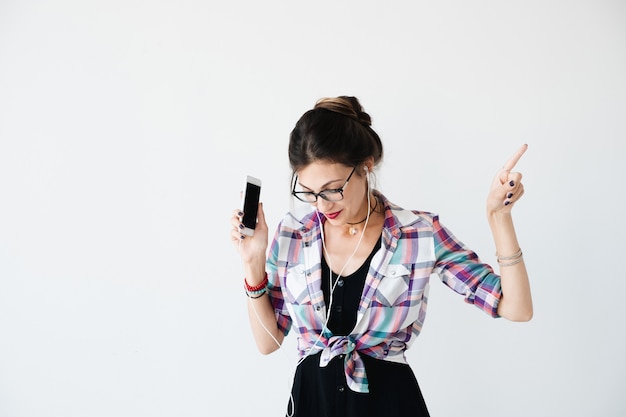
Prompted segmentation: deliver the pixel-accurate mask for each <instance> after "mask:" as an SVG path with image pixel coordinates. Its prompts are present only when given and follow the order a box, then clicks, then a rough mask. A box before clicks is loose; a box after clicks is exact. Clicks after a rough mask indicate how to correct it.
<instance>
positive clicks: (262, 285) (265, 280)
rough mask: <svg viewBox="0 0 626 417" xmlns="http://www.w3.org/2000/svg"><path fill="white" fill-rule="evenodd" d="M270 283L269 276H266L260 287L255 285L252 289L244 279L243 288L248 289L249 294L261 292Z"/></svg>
mask: <svg viewBox="0 0 626 417" xmlns="http://www.w3.org/2000/svg"><path fill="white" fill-rule="evenodd" d="M268 282H269V280H268V278H267V274H265V277H264V278H263V281H261V283H260V284H259V285H255V286H254V287H251V286H250V284H248V281H247V280H246V279H245V278H244V279H243V286H244V288H245V289H246V291H247V292H258V291H261V290H262V289H264V288H265V287H267V283H268Z"/></svg>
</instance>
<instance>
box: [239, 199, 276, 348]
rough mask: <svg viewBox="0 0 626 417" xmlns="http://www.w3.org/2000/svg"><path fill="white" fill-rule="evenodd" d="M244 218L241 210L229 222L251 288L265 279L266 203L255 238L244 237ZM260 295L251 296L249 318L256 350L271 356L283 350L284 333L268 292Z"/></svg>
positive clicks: (260, 209) (259, 285)
mask: <svg viewBox="0 0 626 417" xmlns="http://www.w3.org/2000/svg"><path fill="white" fill-rule="evenodd" d="M241 216H242V213H241V212H240V211H239V210H235V211H234V212H233V215H232V217H231V221H230V222H231V225H232V231H231V241H232V242H233V245H234V246H235V248H236V249H237V251H238V252H239V256H240V257H241V262H242V264H243V273H244V277H245V282H246V283H247V284H248V285H249V286H250V287H261V286H263V283H264V280H265V260H266V253H267V243H268V240H267V237H268V231H267V223H266V222H265V213H264V212H263V204H262V203H259V212H258V223H257V226H256V229H255V232H254V236H245V235H243V234H241V232H240V227H241ZM240 279H241V278H240ZM259 294H260V295H256V294H251V295H250V296H249V297H248V316H249V318H250V326H251V327H252V334H253V336H254V339H255V341H256V344H257V348H258V349H259V351H260V352H261V353H263V354H268V353H272V352H274V351H275V350H277V349H278V348H279V347H280V344H281V343H282V341H283V338H284V334H283V332H281V331H280V330H279V329H278V325H277V321H276V315H275V314H274V308H273V307H272V304H271V302H270V299H269V297H268V296H267V293H266V292H260V293H259Z"/></svg>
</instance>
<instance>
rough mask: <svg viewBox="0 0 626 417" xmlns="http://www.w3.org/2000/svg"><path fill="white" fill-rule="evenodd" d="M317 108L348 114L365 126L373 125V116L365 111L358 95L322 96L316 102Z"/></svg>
mask: <svg viewBox="0 0 626 417" xmlns="http://www.w3.org/2000/svg"><path fill="white" fill-rule="evenodd" d="M314 108H315V109H326V110H330V111H332V112H335V113H339V114H342V115H344V116H348V117H350V118H352V119H354V120H356V121H357V122H359V123H362V124H364V125H365V126H371V125H372V118H371V117H370V115H369V114H367V113H365V112H364V111H363V107H361V103H359V100H358V99H357V98H356V97H352V96H339V97H325V98H321V99H319V100H318V101H317V103H315V107H314Z"/></svg>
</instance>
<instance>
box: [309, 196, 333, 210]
mask: <svg viewBox="0 0 626 417" xmlns="http://www.w3.org/2000/svg"><path fill="white" fill-rule="evenodd" d="M332 204H333V203H331V202H330V201H326V200H324V199H323V198H322V197H318V198H317V201H316V202H315V203H313V205H314V206H315V207H317V209H318V210H319V211H321V212H322V213H328V208H329V207H331V206H332Z"/></svg>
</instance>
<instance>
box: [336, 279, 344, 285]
mask: <svg viewBox="0 0 626 417" xmlns="http://www.w3.org/2000/svg"><path fill="white" fill-rule="evenodd" d="M337 285H338V286H339V287H343V280H342V279H340V280H339V281H337Z"/></svg>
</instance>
